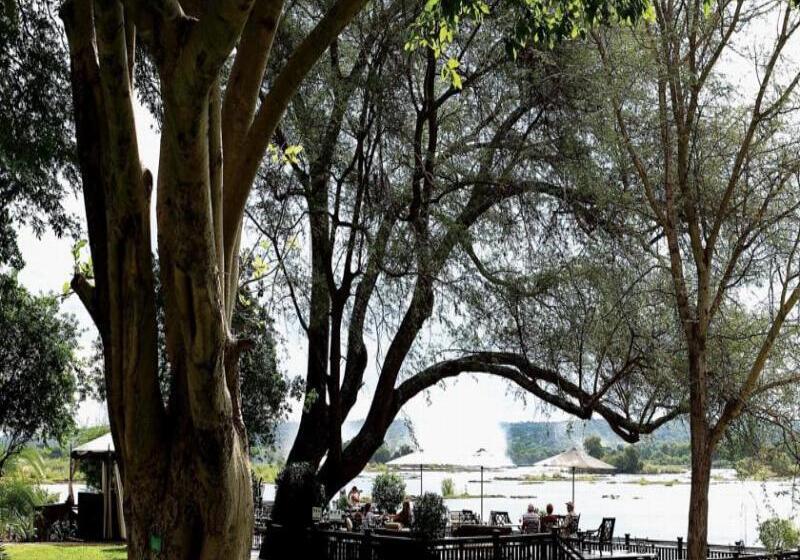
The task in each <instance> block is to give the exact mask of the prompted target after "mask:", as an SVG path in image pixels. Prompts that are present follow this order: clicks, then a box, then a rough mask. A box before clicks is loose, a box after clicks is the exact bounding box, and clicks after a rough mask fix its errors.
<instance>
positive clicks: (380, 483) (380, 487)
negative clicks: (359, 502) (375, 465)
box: [372, 473, 406, 513]
mask: <svg viewBox="0 0 800 560" xmlns="http://www.w3.org/2000/svg"><path fill="white" fill-rule="evenodd" d="M405 497H406V483H405V482H403V479H402V478H400V477H399V476H398V475H396V474H394V473H381V474H379V475H378V476H376V477H375V481H374V482H373V483H372V501H373V502H375V504H376V505H377V506H378V509H380V510H381V511H386V512H389V513H394V512H396V511H397V508H398V507H400V504H401V503H402V502H403V499H404V498H405Z"/></svg>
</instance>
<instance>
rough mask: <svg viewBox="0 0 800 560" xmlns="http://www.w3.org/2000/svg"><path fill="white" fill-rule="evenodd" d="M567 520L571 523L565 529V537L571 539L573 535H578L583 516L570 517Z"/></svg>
mask: <svg viewBox="0 0 800 560" xmlns="http://www.w3.org/2000/svg"><path fill="white" fill-rule="evenodd" d="M567 519H568V520H569V521H568V522H567V524H566V526H565V527H564V536H565V537H571V536H572V535H577V534H578V530H579V527H580V521H581V514H580V513H579V514H578V515H571V516H568V517H567ZM612 531H613V530H612Z"/></svg>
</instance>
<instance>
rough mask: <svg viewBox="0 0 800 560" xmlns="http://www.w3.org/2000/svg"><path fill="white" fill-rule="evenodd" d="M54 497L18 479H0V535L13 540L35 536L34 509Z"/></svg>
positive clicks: (52, 499)
mask: <svg viewBox="0 0 800 560" xmlns="http://www.w3.org/2000/svg"><path fill="white" fill-rule="evenodd" d="M54 499H55V497H54V496H52V495H51V494H48V493H47V492H46V491H45V490H42V489H41V488H39V487H38V486H35V485H33V484H31V483H29V482H27V481H25V480H23V479H22V478H19V477H16V476H15V477H8V478H3V479H0V534H3V535H11V536H12V537H13V539H15V540H31V539H33V538H34V537H35V536H36V534H35V532H36V531H35V520H36V508H37V507H38V506H41V505H44V504H48V503H52V502H53V501H54Z"/></svg>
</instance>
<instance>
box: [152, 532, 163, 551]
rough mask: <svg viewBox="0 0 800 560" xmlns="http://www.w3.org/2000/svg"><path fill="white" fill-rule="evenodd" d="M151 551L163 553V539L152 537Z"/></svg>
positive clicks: (156, 536)
mask: <svg viewBox="0 0 800 560" xmlns="http://www.w3.org/2000/svg"><path fill="white" fill-rule="evenodd" d="M150 550H152V551H153V552H161V537H159V536H158V535H150Z"/></svg>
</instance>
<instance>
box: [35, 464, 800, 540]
mask: <svg viewBox="0 0 800 560" xmlns="http://www.w3.org/2000/svg"><path fill="white" fill-rule="evenodd" d="M397 472H398V473H399V474H400V476H402V477H403V479H404V480H405V482H406V492H407V493H408V494H410V495H416V494H419V492H420V474H419V471H418V470H405V471H397ZM536 474H539V475H541V474H542V471H541V470H537V469H535V468H531V467H517V468H505V469H495V470H486V471H485V472H484V485H483V490H484V496H486V497H485V498H484V500H483V511H484V518H486V516H488V514H489V512H490V511H491V510H500V511H507V512H508V513H509V515H510V517H511V519H512V521H515V522H518V520H519V518H520V517H521V516H522V513H523V512H524V511H525V509H526V508H527V506H528V504H529V503H533V504H535V505H537V506H539V507H540V508H542V509H543V508H544V506H545V505H546V504H548V503H552V504H553V505H554V506H555V508H556V513H564V511H565V508H564V502H566V501H567V500H569V499H570V497H571V493H572V482H571V480H569V479H558V480H547V481H545V482H541V481H535V482H534V481H526V480H524V478H525V477H526V476H529V475H536ZM376 475H377V473H376V472H364V473H362V474H361V475H360V476H359V477H358V478H356V480H355V481H354V482H353V483H351V484H350V485H348V487H349V486H351V485H352V484H355V485H356V486H358V487H359V488H360V489H362V490H363V491H364V493H365V494H369V493H370V491H371V489H372V481H373V479H374V478H375V476H376ZM712 476H713V478H714V480H713V482H712V484H711V490H710V493H709V502H710V511H709V524H708V540H709V542H710V543H712V544H722V545H727V544H733V543H735V542H736V541H738V540H744V541H745V544H747V545H757V544H758V530H757V528H758V524H759V522H760V521H763V520H764V519H767V518H769V517H772V516H774V515H780V516H782V517H787V516H793V515H795V514H796V513H797V505H798V504H797V503H796V502H798V501H800V486H798V488H795V487H794V485H793V483H792V481H790V480H773V481H768V482H761V481H756V480H744V481H740V480H737V479H736V477H735V476H734V473H733V472H732V471H728V470H715V471H713V475H712ZM445 478H451V479H452V480H453V484H454V487H455V491H456V493H457V494H462V493H466V494H469V495H470V496H479V495H480V488H481V485H480V472H479V471H474V470H472V471H449V472H443V471H423V473H422V490H423V491H425V492H436V493H441V487H442V480H443V479H445ZM47 488H48V490H49V491H51V492H53V493H55V494H57V495H59V497H60V498H61V499H62V500H63V499H64V498H65V497H66V493H67V485H66V484H59V485H47ZM80 490H83V487H82V485H76V487H75V491H76V492H78V491H80ZM274 495H275V487H274V486H273V485H271V484H267V485H265V499H266V500H271V499H273V497H274ZM575 502H576V507H577V510H578V512H579V513H580V514H581V527H582V528H584V529H588V528H595V527H597V526H598V525H599V524H600V520H601V519H602V518H603V517H615V518H616V519H617V521H616V528H615V534H616V535H618V536H622V535H624V534H625V533H629V534H630V535H631V537H641V538H645V537H647V538H651V539H666V540H674V539H675V538H677V537H678V536H684V537H685V535H686V526H687V516H688V511H689V510H688V508H689V475H688V473H684V474H670V475H624V474H618V475H607V476H593V477H591V480H582V479H581V477H580V475H579V476H578V480H577V481H576V482H575ZM446 504H447V507H448V508H449V509H451V510H460V509H471V510H473V511H475V512H480V511H481V500H480V498H479V497H469V498H452V499H447V500H446Z"/></svg>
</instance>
